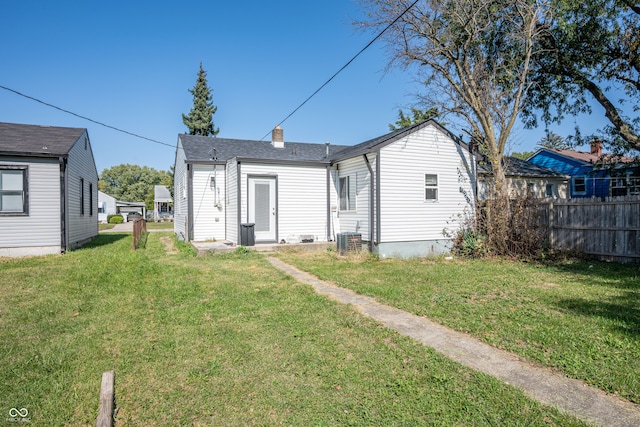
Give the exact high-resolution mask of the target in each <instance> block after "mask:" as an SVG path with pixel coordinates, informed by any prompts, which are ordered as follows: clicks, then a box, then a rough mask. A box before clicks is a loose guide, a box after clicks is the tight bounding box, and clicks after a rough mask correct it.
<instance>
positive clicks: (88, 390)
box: [0, 233, 582, 426]
mask: <svg viewBox="0 0 640 427" xmlns="http://www.w3.org/2000/svg"><path fill="white" fill-rule="evenodd" d="M167 236H171V234H169V233H151V234H149V236H148V240H147V247H146V249H141V250H138V251H135V252H134V251H132V250H131V246H132V244H131V235H130V234H103V235H100V236H99V237H98V238H97V239H96V240H95V241H94V242H93V243H92V244H91V245H89V246H87V247H85V248H82V249H79V250H76V251H73V252H70V253H68V254H66V255H64V256H49V257H39V258H29V259H18V260H0V295H2V298H1V299H0V387H1V388H0V412H1V413H2V414H3V416H6V414H7V413H8V411H9V410H10V409H11V408H27V409H28V410H29V417H30V418H31V424H30V425H42V426H61V425H65V426H81V425H82V426H84V425H91V424H95V418H96V415H97V409H98V395H99V387H100V380H101V374H102V372H104V371H107V370H111V369H114V370H115V371H116V387H115V389H116V399H117V408H118V415H117V423H118V424H117V425H120V426H125V425H130V426H147V425H158V426H164V425H166V426H174V425H264V426H267V425H269V426H270V425H295V426H299V425H340V426H342V425H362V426H371V425H376V426H393V425H447V426H448V425H459V426H466V425H487V426H489V425H528V426H538V425H563V426H564V425H582V424H581V423H579V422H577V421H576V420H575V419H573V418H570V417H568V416H566V415H563V414H560V413H558V411H556V410H554V409H551V408H548V407H543V406H541V405H539V404H538V403H536V402H534V401H531V400H529V399H528V398H526V397H525V396H524V395H523V393H521V392H520V391H518V390H516V389H513V388H511V387H509V386H507V385H505V384H502V383H500V382H499V381H497V380H495V379H493V378H491V377H488V376H486V375H483V374H480V373H477V372H474V371H472V370H470V369H467V368H464V367H462V366H460V365H458V364H456V363H454V362H451V361H450V360H448V359H446V358H444V357H442V356H440V355H438V354H436V353H435V352H434V351H432V350H430V349H429V348H427V347H424V346H422V345H419V344H417V343H416V342H414V341H412V340H410V339H407V338H404V337H401V336H399V335H398V334H396V333H394V332H392V331H390V330H388V329H386V328H383V327H381V326H379V325H377V324H376V323H374V322H372V321H371V320H369V319H367V318H364V317H362V316H361V315H359V314H358V313H357V312H354V311H353V310H352V309H350V308H349V307H347V306H342V305H339V304H337V303H334V302H332V301H330V300H328V299H327V298H325V297H322V296H318V295H316V294H315V293H314V292H313V291H312V289H311V288H310V287H308V286H306V285H301V284H298V283H296V282H294V281H293V280H292V279H291V278H289V277H287V276H285V275H284V274H283V273H281V272H279V271H277V270H275V269H274V268H273V267H272V266H271V265H270V264H269V263H267V262H266V261H265V260H264V259H263V258H262V256H261V255H258V254H256V253H253V252H249V253H246V254H243V253H235V254H227V255H213V256H205V257H194V256H193V255H192V253H191V252H190V251H184V250H183V251H182V252H181V253H179V254H175V255H168V254H166V253H165V249H164V246H163V244H162V242H161V241H160V238H161V237H167ZM292 259H293V258H292ZM326 261H327V262H329V263H332V264H335V266H336V268H337V271H340V270H341V271H343V272H344V273H345V274H347V275H349V274H350V273H348V272H349V271H350V269H351V268H353V269H354V270H357V269H358V268H360V266H358V265H357V264H352V265H351V266H350V264H349V262H348V261H341V260H335V259H331V258H327V260H326ZM314 262H315V263H319V262H321V261H314ZM384 264H386V263H381V265H384ZM388 265H389V266H390V267H393V266H394V264H388ZM436 265H437V264H436ZM470 266H471V267H473V266H474V264H471V265H470ZM424 268H431V264H424ZM474 268H475V267H474ZM485 268H487V267H485ZM391 270H393V268H391ZM400 278H401V279H402V281H406V279H407V276H405V275H402V276H400ZM368 280H369V279H367V281H368ZM449 295H450V294H449ZM449 298H453V297H449Z"/></svg>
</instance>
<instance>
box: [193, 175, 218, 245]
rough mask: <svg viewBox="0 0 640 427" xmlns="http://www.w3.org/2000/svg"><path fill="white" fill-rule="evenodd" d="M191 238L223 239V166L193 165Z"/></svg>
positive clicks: (200, 239)
mask: <svg viewBox="0 0 640 427" xmlns="http://www.w3.org/2000/svg"><path fill="white" fill-rule="evenodd" d="M192 167H193V193H192V195H193V205H192V206H193V225H194V228H193V240H195V241H204V240H217V241H223V240H225V238H226V236H225V234H226V230H225V229H226V227H225V214H226V213H225V206H224V197H225V193H224V190H225V186H226V183H225V167H224V166H222V165H216V166H213V165H193V166H192Z"/></svg>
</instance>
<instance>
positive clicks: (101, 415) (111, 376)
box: [96, 371, 116, 427]
mask: <svg viewBox="0 0 640 427" xmlns="http://www.w3.org/2000/svg"><path fill="white" fill-rule="evenodd" d="M115 379H116V373H115V371H108V372H104V373H103V374H102V384H101V385H100V407H99V408H98V419H97V420H96V427H113V406H114V402H115Z"/></svg>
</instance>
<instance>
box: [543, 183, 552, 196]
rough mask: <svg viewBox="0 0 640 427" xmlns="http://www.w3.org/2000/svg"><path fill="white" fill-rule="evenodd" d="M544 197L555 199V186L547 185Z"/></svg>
mask: <svg viewBox="0 0 640 427" xmlns="http://www.w3.org/2000/svg"><path fill="white" fill-rule="evenodd" d="M544 195H545V196H546V197H553V184H547V185H546V186H545V189H544Z"/></svg>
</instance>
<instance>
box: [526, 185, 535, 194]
mask: <svg viewBox="0 0 640 427" xmlns="http://www.w3.org/2000/svg"><path fill="white" fill-rule="evenodd" d="M527 196H529V197H535V196H536V185H535V184H534V183H533V182H527Z"/></svg>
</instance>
